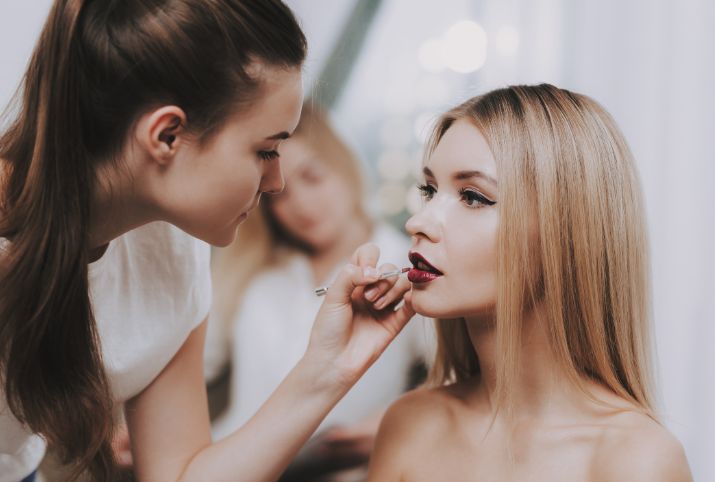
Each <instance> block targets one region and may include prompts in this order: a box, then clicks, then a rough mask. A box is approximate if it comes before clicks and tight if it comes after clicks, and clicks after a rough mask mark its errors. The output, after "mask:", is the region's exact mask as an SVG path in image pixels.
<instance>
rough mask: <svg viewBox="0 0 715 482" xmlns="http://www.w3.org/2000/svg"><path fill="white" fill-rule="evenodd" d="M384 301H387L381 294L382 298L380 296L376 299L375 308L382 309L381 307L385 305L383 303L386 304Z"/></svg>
mask: <svg viewBox="0 0 715 482" xmlns="http://www.w3.org/2000/svg"><path fill="white" fill-rule="evenodd" d="M386 301H387V300H386V299H385V297H384V296H383V297H382V298H380V299H379V300H377V301H376V302H375V309H378V310H381V309H383V308H384V307H385V304H386V303H385V302H386Z"/></svg>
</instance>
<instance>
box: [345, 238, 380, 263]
mask: <svg viewBox="0 0 715 482" xmlns="http://www.w3.org/2000/svg"><path fill="white" fill-rule="evenodd" d="M378 259H380V248H378V247H377V245H376V244H375V243H365V244H363V245H361V246H360V247H359V248H358V249H356V250H355V252H354V253H353V256H352V259H351V262H352V264H354V265H356V266H377V260H378Z"/></svg>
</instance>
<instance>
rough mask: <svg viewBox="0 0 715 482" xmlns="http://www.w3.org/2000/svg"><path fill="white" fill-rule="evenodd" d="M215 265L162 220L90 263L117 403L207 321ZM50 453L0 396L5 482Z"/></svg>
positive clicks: (0, 479) (0, 481) (0, 474)
mask: <svg viewBox="0 0 715 482" xmlns="http://www.w3.org/2000/svg"><path fill="white" fill-rule="evenodd" d="M209 260H210V249H209V246H208V245H207V244H206V243H204V242H202V241H199V240H197V239H195V238H192V237H191V236H189V235H188V234H186V233H184V232H183V231H181V230H179V229H178V228H176V227H174V226H172V225H170V224H168V223H163V222H155V223H150V224H147V225H145V226H142V227H140V228H138V229H135V230H132V231H130V232H128V233H126V234H124V235H123V236H120V237H119V238H117V239H115V240H113V241H112V242H111V243H110V244H109V247H108V248H107V251H106V252H105V253H104V255H103V256H102V257H101V258H100V259H99V260H97V261H95V262H94V263H92V264H90V265H89V286H90V299H91V301H92V308H93V310H94V316H95V319H96V321H97V327H98V331H99V337H100V340H101V344H102V350H103V357H104V362H105V369H106V373H107V376H108V377H109V382H110V385H111V388H112V392H113V393H114V398H115V400H116V401H117V403H118V404H119V403H122V402H124V401H126V400H127V399H129V398H131V397H133V396H135V395H137V394H138V393H139V392H141V391H142V390H143V389H144V388H145V387H146V386H148V385H149V384H150V383H151V382H152V380H154V378H156V376H157V375H158V374H159V373H160V372H161V370H162V369H163V368H164V367H165V366H166V365H167V364H168V363H169V361H170V360H171V359H172V358H173V357H174V355H175V354H176V352H177V351H178V350H179V348H180V347H181V345H182V344H183V343H184V341H185V340H186V338H187V337H188V336H189V334H190V333H191V331H192V330H194V328H196V327H197V326H198V325H199V324H200V323H201V321H203V320H204V319H205V318H206V316H207V314H208V311H209V307H210V304H211V276H210V272H209V266H210V264H209ZM0 395H2V394H1V393H0ZM44 452H45V444H44V441H43V440H42V439H41V438H40V437H38V436H36V435H33V434H31V433H29V432H27V430H25V428H24V427H23V426H21V425H20V424H19V422H18V421H17V420H15V418H14V417H13V416H12V414H11V413H10V412H9V410H8V408H7V406H6V402H5V397H4V396H0V482H17V481H18V480H21V479H22V478H23V477H25V476H27V475H29V474H30V473H32V471H33V470H34V469H35V468H36V467H37V466H38V465H39V463H40V461H41V460H42V457H43V456H44Z"/></svg>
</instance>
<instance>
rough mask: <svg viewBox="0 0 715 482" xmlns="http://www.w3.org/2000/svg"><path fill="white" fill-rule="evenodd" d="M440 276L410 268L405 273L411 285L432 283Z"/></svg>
mask: <svg viewBox="0 0 715 482" xmlns="http://www.w3.org/2000/svg"><path fill="white" fill-rule="evenodd" d="M440 276H442V275H440V274H435V273H430V272H429V271H422V270H421V269H416V268H412V269H411V270H410V271H408V272H407V279H408V280H410V282H411V283H427V282H429V281H434V280H436V279H437V278H439V277H440Z"/></svg>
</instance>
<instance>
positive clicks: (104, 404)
mask: <svg viewBox="0 0 715 482" xmlns="http://www.w3.org/2000/svg"><path fill="white" fill-rule="evenodd" d="M305 49H306V45H305V38H304V37H303V34H302V32H301V30H300V27H299V26H298V25H297V23H296V21H295V19H294V17H293V15H292V13H291V12H290V10H289V9H288V8H287V7H285V5H283V4H282V3H281V2H280V1H278V0H260V1H259V0H224V1H219V0H102V1H99V0H95V1H91V0H57V1H56V2H55V3H54V5H53V7H52V10H51V12H50V14H49V17H48V19H47V22H46V24H45V26H44V29H43V31H42V34H41V36H40V39H39V41H38V44H37V46H36V48H35V50H34V53H33V56H32V59H31V61H30V64H29V66H28V69H27V72H26V74H25V78H24V89H23V93H22V104H21V107H20V110H19V113H18V114H17V117H16V119H15V120H14V122H13V123H12V124H11V125H10V128H9V129H8V130H7V131H6V132H5V133H4V134H3V135H2V137H0V158H1V159H2V160H3V161H4V162H6V163H7V168H8V171H7V175H6V176H4V177H3V186H2V193H1V196H0V202H1V203H2V204H1V205H0V236H2V237H4V238H7V239H8V240H9V241H10V243H9V245H8V249H7V251H6V253H4V254H3V256H1V257H0V273H1V276H2V278H1V279H0V376H2V382H3V385H2V386H3V388H4V392H5V395H6V397H7V401H8V405H9V407H10V409H11V410H12V412H13V414H14V415H15V416H16V417H17V418H18V420H20V421H21V422H23V423H25V424H26V425H27V426H28V427H29V428H30V429H31V430H32V431H34V432H36V433H39V434H41V435H42V436H43V437H45V438H46V439H47V441H48V443H49V444H50V445H51V446H53V447H55V448H56V449H57V450H58V451H59V453H60V454H61V455H62V456H63V457H64V459H65V461H67V462H70V463H73V464H75V467H76V469H77V470H76V472H75V474H74V475H73V476H76V475H78V474H79V472H81V471H83V470H85V469H88V470H89V472H90V474H91V475H92V477H93V478H94V479H97V480H111V479H112V478H113V472H114V461H113V456H112V451H111V448H110V443H109V442H110V440H111V435H112V426H113V425H112V406H113V404H112V396H111V389H110V386H109V383H108V380H107V377H106V375H105V372H104V369H103V365H102V356H101V348H100V344H99V340H98V336H97V328H96V324H95V322H94V318H93V315H92V308H91V304H90V300H89V295H88V288H89V287H88V280H87V267H88V261H89V259H88V251H89V249H90V248H91V247H90V246H88V230H89V219H90V214H91V210H92V206H91V200H92V194H93V191H92V189H93V185H94V181H95V180H94V173H95V170H96V166H97V164H98V163H100V162H111V160H112V159H114V158H115V156H117V155H118V154H119V153H120V152H121V149H122V148H123V146H124V144H125V141H126V138H127V136H128V134H129V132H130V129H131V126H132V124H133V122H134V121H135V119H136V118H137V117H138V115H140V114H141V113H142V112H143V111H145V110H146V109H148V108H150V107H151V106H152V105H156V104H157V103H172V104H175V105H179V106H180V107H182V109H184V111H185V112H186V113H187V118H188V123H189V125H188V126H187V128H188V129H190V130H194V131H195V132H196V133H197V135H199V137H200V138H206V137H207V136H209V135H210V134H211V133H212V132H214V131H215V130H216V128H217V127H219V126H220V124H221V123H222V122H223V121H224V120H225V119H226V117H227V116H228V115H229V114H230V113H232V112H235V111H236V109H237V108H240V107H241V106H242V105H243V104H246V103H249V102H250V101H251V100H252V98H253V97H255V94H256V92H257V91H258V87H259V86H260V80H261V79H260V78H255V77H254V76H252V75H251V74H250V72H251V70H250V69H249V68H248V67H249V66H250V64H251V63H254V62H264V63H267V64H269V65H275V66H282V67H286V68H294V67H298V66H300V64H301V63H302V61H303V59H304V57H305Z"/></svg>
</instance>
